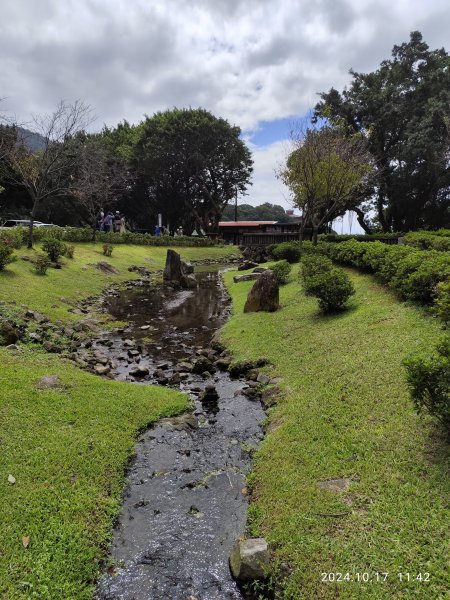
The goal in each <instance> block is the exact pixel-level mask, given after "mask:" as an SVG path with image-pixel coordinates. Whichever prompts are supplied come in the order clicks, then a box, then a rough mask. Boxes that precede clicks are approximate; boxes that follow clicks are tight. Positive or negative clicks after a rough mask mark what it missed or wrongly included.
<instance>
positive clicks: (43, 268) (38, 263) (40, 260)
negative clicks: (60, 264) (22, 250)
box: [33, 254, 51, 275]
mask: <svg viewBox="0 0 450 600" xmlns="http://www.w3.org/2000/svg"><path fill="white" fill-rule="evenodd" d="M33 265H34V269H35V271H36V273H38V275H45V274H46V273H47V269H48V268H49V267H50V265H51V261H50V259H49V258H48V257H47V256H44V255H43V254H41V255H39V256H36V258H35V259H34V260H33Z"/></svg>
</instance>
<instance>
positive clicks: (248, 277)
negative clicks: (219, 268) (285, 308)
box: [233, 273, 261, 283]
mask: <svg viewBox="0 0 450 600" xmlns="http://www.w3.org/2000/svg"><path fill="white" fill-rule="evenodd" d="M260 275H261V273H246V274H245V275H234V277H233V281H234V283H239V282H240V281H256V280H257V279H259V276H260Z"/></svg>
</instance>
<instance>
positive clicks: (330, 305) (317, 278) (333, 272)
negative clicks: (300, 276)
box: [303, 268, 355, 313]
mask: <svg viewBox="0 0 450 600" xmlns="http://www.w3.org/2000/svg"><path fill="white" fill-rule="evenodd" d="M303 287H304V290H305V294H306V295H307V296H315V297H316V298H317V299H318V301H319V307H320V310H321V311H322V312H324V313H329V312H334V311H337V310H341V309H342V308H344V305H345V303H346V302H347V300H348V299H349V298H350V296H352V295H353V294H354V293H355V288H354V287H353V284H352V282H351V281H350V278H349V276H348V275H347V274H346V273H345V272H344V271H343V270H342V269H336V268H333V269H330V270H329V271H322V272H320V273H318V274H316V275H312V276H311V277H307V278H306V279H304V284H303Z"/></svg>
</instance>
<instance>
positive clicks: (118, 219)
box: [114, 210, 122, 233]
mask: <svg viewBox="0 0 450 600" xmlns="http://www.w3.org/2000/svg"><path fill="white" fill-rule="evenodd" d="M121 220H122V217H121V216H120V212H119V211H118V210H116V214H115V215H114V232H115V233H120V223H121Z"/></svg>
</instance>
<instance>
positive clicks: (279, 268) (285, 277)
mask: <svg viewBox="0 0 450 600" xmlns="http://www.w3.org/2000/svg"><path fill="white" fill-rule="evenodd" d="M270 269H271V270H272V271H273V274H274V275H275V277H276V278H277V281H278V283H279V284H280V285H284V284H285V283H287V282H288V281H289V275H290V273H291V271H292V266H291V265H290V264H289V263H288V261H287V260H280V261H279V262H277V263H275V264H274V265H272V266H271V267H270Z"/></svg>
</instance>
